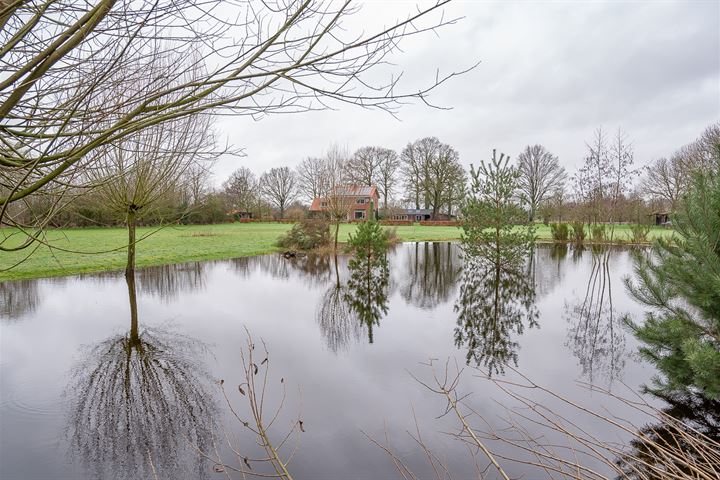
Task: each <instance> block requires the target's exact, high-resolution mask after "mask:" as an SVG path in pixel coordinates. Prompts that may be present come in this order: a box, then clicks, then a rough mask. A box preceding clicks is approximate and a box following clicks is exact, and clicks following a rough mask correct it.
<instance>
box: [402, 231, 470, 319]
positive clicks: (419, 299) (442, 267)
mask: <svg viewBox="0 0 720 480" xmlns="http://www.w3.org/2000/svg"><path fill="white" fill-rule="evenodd" d="M459 263H460V257H459V254H458V249H457V247H455V246H454V245H453V244H451V243H450V242H447V243H439V242H422V243H420V242H418V243H416V244H415V245H414V248H413V249H412V253H411V254H410V255H408V256H407V261H406V263H405V265H404V267H405V274H406V278H405V281H404V282H403V283H402V284H401V286H400V294H401V295H402V297H403V298H404V299H405V301H406V302H407V303H409V304H410V305H414V306H416V307H418V308H423V309H432V308H435V307H436V306H438V305H439V304H441V303H445V302H447V301H448V300H449V299H450V295H451V294H452V293H453V289H454V287H455V285H456V284H457V281H458V277H459V276H460V275H459V274H460V266H459Z"/></svg>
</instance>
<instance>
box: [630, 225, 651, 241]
mask: <svg viewBox="0 0 720 480" xmlns="http://www.w3.org/2000/svg"><path fill="white" fill-rule="evenodd" d="M630 233H631V234H632V238H631V240H632V242H633V243H646V242H647V239H648V238H647V237H648V233H650V225H640V224H634V225H630Z"/></svg>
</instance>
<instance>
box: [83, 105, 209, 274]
mask: <svg viewBox="0 0 720 480" xmlns="http://www.w3.org/2000/svg"><path fill="white" fill-rule="evenodd" d="M213 146H214V138H213V137H212V135H211V132H210V128H209V118H207V117H206V116H199V115H195V116H190V117H183V118H181V119H178V120H175V121H173V122H171V123H164V124H159V125H155V126H153V127H151V128H148V129H145V130H144V131H142V132H138V133H137V134H135V135H133V136H129V137H125V138H123V139H122V140H118V141H117V142H116V143H115V144H113V145H107V146H105V147H103V149H102V150H99V153H101V156H100V157H99V158H98V159H97V160H96V161H95V162H94V168H93V170H91V171H89V173H88V175H89V176H90V177H91V181H92V182H93V183H94V184H96V185H99V186H98V187H96V189H95V194H96V195H97V196H98V198H99V199H100V201H102V202H103V204H104V205H105V206H106V207H107V208H108V209H109V210H111V211H112V212H114V213H115V214H117V215H120V216H122V217H124V219H125V222H126V225H127V229H128V258H127V266H126V269H125V275H126V276H128V277H130V276H134V275H135V251H136V244H137V242H138V239H137V237H136V226H137V221H138V219H139V218H142V217H143V216H147V215H150V214H151V213H153V212H157V210H158V209H160V208H162V207H163V206H164V205H163V203H164V202H165V201H166V200H167V199H168V197H169V196H170V195H172V194H173V193H174V192H175V191H177V189H178V188H180V186H181V185H182V182H183V179H184V177H185V175H186V173H187V172H188V170H189V169H190V168H191V166H192V165H193V164H195V163H197V162H199V161H202V158H203V157H204V156H206V155H210V156H212V155H213V153H212V148H213Z"/></svg>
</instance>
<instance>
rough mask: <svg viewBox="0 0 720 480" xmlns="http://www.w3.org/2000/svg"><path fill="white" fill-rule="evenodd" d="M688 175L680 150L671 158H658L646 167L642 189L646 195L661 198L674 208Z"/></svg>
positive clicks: (641, 184)
mask: <svg viewBox="0 0 720 480" xmlns="http://www.w3.org/2000/svg"><path fill="white" fill-rule="evenodd" d="M686 175H687V172H686V171H685V170H684V169H683V165H682V157H681V156H680V152H677V153H675V154H674V155H673V156H672V157H670V158H669V159H667V158H664V157H663V158H658V159H657V160H655V161H654V162H653V163H651V164H650V165H648V166H647V167H645V173H644V175H643V178H642V180H641V183H640V190H641V191H642V193H643V194H645V195H648V196H650V197H652V198H658V199H661V200H662V201H663V202H665V203H666V205H667V206H668V207H670V209H671V210H674V209H675V204H676V203H677V201H678V198H680V193H681V192H682V190H683V186H684V184H685V177H686Z"/></svg>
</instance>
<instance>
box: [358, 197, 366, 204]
mask: <svg viewBox="0 0 720 480" xmlns="http://www.w3.org/2000/svg"><path fill="white" fill-rule="evenodd" d="M357 203H365V199H364V198H358V199H357Z"/></svg>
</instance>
